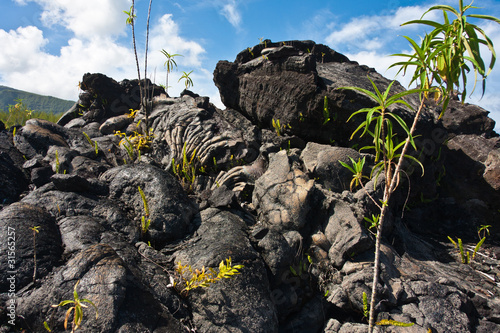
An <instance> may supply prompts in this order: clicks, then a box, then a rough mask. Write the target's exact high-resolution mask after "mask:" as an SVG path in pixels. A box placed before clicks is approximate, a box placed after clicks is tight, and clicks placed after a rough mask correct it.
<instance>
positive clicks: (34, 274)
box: [30, 225, 41, 283]
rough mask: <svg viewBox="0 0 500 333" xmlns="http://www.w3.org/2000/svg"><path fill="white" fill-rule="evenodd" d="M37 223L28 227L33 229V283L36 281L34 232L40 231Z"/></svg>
mask: <svg viewBox="0 0 500 333" xmlns="http://www.w3.org/2000/svg"><path fill="white" fill-rule="evenodd" d="M40 228H41V227H40V226H39V225H37V226H33V227H30V229H31V230H33V283H35V281H36V234H38V233H39V232H40V230H39V229H40Z"/></svg>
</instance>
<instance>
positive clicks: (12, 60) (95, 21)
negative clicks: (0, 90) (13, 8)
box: [0, 0, 213, 100]
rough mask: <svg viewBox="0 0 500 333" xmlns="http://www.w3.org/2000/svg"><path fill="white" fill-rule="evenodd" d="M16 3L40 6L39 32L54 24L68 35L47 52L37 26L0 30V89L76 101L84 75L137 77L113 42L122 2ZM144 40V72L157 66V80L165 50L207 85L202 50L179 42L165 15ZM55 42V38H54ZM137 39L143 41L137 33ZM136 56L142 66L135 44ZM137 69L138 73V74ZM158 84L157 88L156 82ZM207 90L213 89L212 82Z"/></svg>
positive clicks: (120, 25) (127, 52)
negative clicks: (146, 67) (179, 56)
mask: <svg viewBox="0 0 500 333" xmlns="http://www.w3.org/2000/svg"><path fill="white" fill-rule="evenodd" d="M16 2H17V3H19V4H21V3H24V2H36V3H37V4H39V5H41V6H42V11H41V17H42V20H43V22H44V25H45V28H44V29H50V28H51V27H53V26H54V25H59V26H62V27H63V28H66V29H67V30H68V31H69V32H72V33H70V34H69V37H68V39H67V42H66V43H64V44H65V45H63V46H62V47H61V48H60V49H59V50H58V51H59V52H57V51H56V52H50V53H49V52H48V51H47V50H46V47H47V45H48V44H49V43H50V41H49V40H48V39H47V38H46V37H45V36H44V32H43V30H42V28H41V27H35V26H33V25H28V26H25V27H19V28H17V29H15V30H10V31H5V30H2V29H0V45H2V52H1V53H0V73H1V74H0V84H3V85H6V86H11V87H14V88H17V89H22V90H27V91H30V92H35V93H39V94H44V95H51V96H55V97H60V98H65V99H72V100H76V99H77V98H78V87H77V86H78V82H79V80H81V78H82V76H83V74H84V73H87V72H99V73H103V74H106V75H108V76H110V77H112V78H114V79H116V80H122V79H125V78H129V79H131V78H135V77H137V71H136V68H135V59H134V53H133V49H132V46H131V42H129V41H127V42H126V44H125V45H123V44H122V43H121V42H120V39H119V38H120V37H121V35H122V34H126V33H127V32H128V31H129V30H128V29H127V26H126V24H125V15H124V14H123V12H122V11H123V9H127V8H128V7H129V6H130V3H129V1H128V0H85V1H81V0H77V1H76V0H73V1H65V0H16ZM138 15H139V13H138ZM150 35H151V36H150V44H149V45H150V51H149V57H148V60H149V64H150V66H149V67H150V70H149V73H152V72H154V68H155V67H158V69H159V70H160V71H159V74H158V75H160V74H162V73H161V70H162V69H163V66H162V65H163V63H164V61H165V59H164V57H163V55H162V54H161V53H160V52H159V51H160V50H161V49H166V50H167V51H169V52H173V53H181V54H183V55H184V57H183V58H182V62H179V64H182V66H190V67H191V69H193V68H195V69H196V70H195V72H196V74H195V75H193V76H192V77H193V80H194V79H195V78H196V79H198V80H199V82H200V83H203V82H207V84H208V81H209V80H208V77H209V75H207V73H206V72H204V71H203V70H202V55H203V54H204V53H205V50H204V49H203V47H202V46H201V45H199V44H198V43H196V42H194V41H190V40H187V39H185V38H183V37H181V35H180V31H179V27H178V25H177V24H176V23H175V22H174V21H173V18H172V15H170V14H166V15H163V16H162V17H160V18H159V19H158V20H157V21H155V22H151V34H150ZM60 37H61V35H59V36H58V38H60ZM137 37H138V38H139V39H142V38H143V36H142V34H141V32H139V33H138V36H137ZM141 48H142V49H141ZM138 53H139V56H140V58H141V59H140V64H141V66H142V65H143V64H144V59H143V54H144V50H143V46H140V45H138ZM151 68H152V70H151ZM143 70H144V69H143V68H141V72H143ZM189 70H190V69H189ZM141 74H142V73H141ZM193 74H194V73H193ZM148 76H149V75H148ZM210 80H211V75H210ZM158 83H161V82H160V80H158ZM195 84H196V82H195ZM179 85H181V83H179ZM211 85H212V86H213V83H212V84H211Z"/></svg>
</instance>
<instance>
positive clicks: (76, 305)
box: [43, 280, 99, 333]
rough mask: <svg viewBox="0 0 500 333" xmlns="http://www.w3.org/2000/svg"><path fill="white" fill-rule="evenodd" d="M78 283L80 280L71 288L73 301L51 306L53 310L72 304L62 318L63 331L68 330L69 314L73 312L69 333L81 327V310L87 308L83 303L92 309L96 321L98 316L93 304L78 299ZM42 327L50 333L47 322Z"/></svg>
mask: <svg viewBox="0 0 500 333" xmlns="http://www.w3.org/2000/svg"><path fill="white" fill-rule="evenodd" d="M79 283H80V280H78V281H77V282H76V284H75V287H74V288H73V300H64V301H61V302H60V303H59V304H57V305H52V307H53V308H58V307H63V306H65V305H68V304H73V306H71V307H70V308H69V309H68V311H66V316H65V318H64V329H65V330H67V329H68V321H69V320H70V317H71V313H72V312H73V320H72V321H71V333H73V332H75V331H76V330H77V329H78V328H80V326H81V325H82V321H83V309H84V308H87V307H88V306H87V305H85V304H84V303H88V304H90V305H92V306H93V307H94V309H95V318H96V319H97V318H98V316H99V314H98V312H97V307H96V306H95V304H94V303H92V301H90V300H88V299H85V298H80V297H79V296H78V293H77V291H76V288H77V287H78V284H79ZM43 325H44V327H45V329H46V330H48V331H49V332H51V329H50V327H49V324H48V323H47V322H44V323H43Z"/></svg>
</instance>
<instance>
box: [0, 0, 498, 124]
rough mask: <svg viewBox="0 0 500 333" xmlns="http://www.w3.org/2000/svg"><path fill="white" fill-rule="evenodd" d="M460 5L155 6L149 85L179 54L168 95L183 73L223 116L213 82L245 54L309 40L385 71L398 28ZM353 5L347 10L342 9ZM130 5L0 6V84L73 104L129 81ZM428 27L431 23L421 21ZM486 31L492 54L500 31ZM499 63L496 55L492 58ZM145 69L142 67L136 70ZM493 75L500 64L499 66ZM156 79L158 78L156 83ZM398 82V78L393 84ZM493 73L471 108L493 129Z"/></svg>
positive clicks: (363, 1) (254, 2)
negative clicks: (88, 78)
mask: <svg viewBox="0 0 500 333" xmlns="http://www.w3.org/2000/svg"><path fill="white" fill-rule="evenodd" d="M437 3H440V4H450V5H452V6H455V7H456V6H457V4H458V0H453V1H452V0H440V1H437V2H436V1H409V0H389V1H372V0H358V1H356V2H352V3H350V2H346V1H344V0H342V1H341V0H308V1H305V0H287V1H273V0H245V1H241V0H184V1H182V0H177V1H176V0H153V7H152V13H151V22H150V25H151V27H150V44H149V57H148V63H149V69H148V72H149V73H150V74H151V75H152V76H151V79H152V80H154V81H155V82H157V83H163V84H164V83H165V74H166V73H165V69H164V67H163V63H164V61H165V58H164V56H163V55H162V54H161V53H160V50H161V49H165V50H167V51H168V52H170V53H180V54H183V55H184V57H178V58H176V61H177V64H178V70H177V71H176V72H174V73H171V75H170V79H169V85H170V86H171V87H170V89H169V94H170V95H172V96H177V95H178V94H179V93H180V92H181V91H182V89H183V84H182V83H177V80H178V78H179V77H180V76H181V75H182V71H186V72H189V71H191V70H193V73H192V74H191V77H192V79H193V81H194V87H193V88H192V90H193V91H195V92H196V93H198V94H200V95H205V96H209V97H210V98H211V101H212V102H213V103H215V104H216V105H217V106H219V107H222V104H221V103H220V98H219V96H218V91H217V89H216V87H215V86H214V84H213V81H212V73H213V70H214V69H215V65H216V64H217V61H219V60H230V61H233V60H234V59H235V57H236V55H237V54H238V53H239V52H240V51H242V50H243V49H245V48H247V47H250V46H253V45H255V44H258V43H259V38H261V37H263V38H268V39H271V40H272V41H283V40H292V39H311V40H314V41H316V42H317V43H323V44H326V45H328V46H330V47H331V48H332V49H334V50H336V51H338V52H340V53H343V54H345V55H347V56H348V57H349V58H350V59H351V60H356V61H358V62H360V63H362V64H366V65H368V66H371V67H375V68H376V69H377V71H379V72H380V73H382V74H383V75H385V76H387V77H388V78H390V79H393V78H394V76H395V71H386V69H387V67H388V66H389V65H390V64H391V63H392V62H394V58H391V57H388V55H390V54H393V53H401V52H409V47H408V44H407V43H406V41H405V40H404V39H403V38H402V37H401V36H402V35H409V36H411V37H413V38H416V39H418V36H419V35H422V34H423V30H422V28H421V27H418V26H412V27H403V28H402V27H400V24H401V23H403V22H406V21H408V20H411V19H418V18H419V17H420V16H421V14H423V13H424V12H425V10H426V9H427V8H429V6H432V5H434V4H437ZM148 4H149V0H136V7H137V8H136V10H137V12H136V14H137V20H136V33H137V40H138V45H139V49H140V50H139V51H140V54H141V56H142V54H143V52H142V51H143V50H144V44H145V28H146V18H147V6H148ZM350 4H352V5H350ZM130 5H131V0H2V1H1V3H0V45H1V50H0V84H1V85H6V86H11V87H14V88H17V89H22V90H27V91H31V92H36V93H40V94H45V95H52V96H56V97H60V98H66V99H71V100H76V99H77V98H78V93H79V91H78V87H77V85H78V81H79V80H80V79H81V78H82V76H83V74H84V73H86V72H100V73H104V74H106V75H108V76H111V77H113V78H114V79H116V80H117V81H120V80H122V79H124V78H129V79H131V78H135V77H136V69H135V60H134V56H133V50H132V42H131V33H130V27H129V26H127V25H126V24H125V19H126V16H125V14H124V13H123V10H128V9H129V7H130ZM474 5H476V6H478V7H483V8H484V9H481V10H479V11H478V13H483V14H489V15H494V16H496V17H500V1H498V0H497V1H493V0H476V1H475V3H474ZM428 18H430V19H438V18H439V17H438V16H437V13H436V15H435V16H429V17H428ZM484 28H485V30H486V32H487V34H488V35H489V36H490V37H491V38H492V39H493V41H494V42H495V45H496V46H497V49H499V50H500V25H498V24H486V25H484ZM498 52H499V54H500V51H498ZM141 63H142V64H143V62H141ZM499 66H500V65H499ZM154 73H156V75H155V74H154ZM398 80H400V81H401V82H402V83H405V82H407V79H406V78H401V77H399V78H398ZM498 91H500V67H499V68H495V69H494V71H493V73H492V74H491V76H490V77H489V78H488V80H487V93H486V95H485V96H484V97H483V98H482V99H480V94H475V95H474V96H472V98H471V102H474V103H477V104H479V105H481V106H483V107H484V108H486V109H487V110H489V111H491V112H492V114H491V116H492V117H493V118H494V119H495V120H496V121H497V123H498V124H497V127H496V129H497V131H498V130H499V129H500V95H499V94H498V93H497V92H498Z"/></svg>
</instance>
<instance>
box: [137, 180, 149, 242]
mask: <svg viewBox="0 0 500 333" xmlns="http://www.w3.org/2000/svg"><path fill="white" fill-rule="evenodd" d="M137 188H138V189H139V194H140V195H141V199H142V204H143V205H144V215H143V216H142V217H141V235H142V236H143V237H144V235H146V233H147V232H148V230H149V226H150V224H151V219H150V218H149V204H148V200H147V199H146V195H145V194H144V192H143V191H142V189H141V187H140V186H138V187H137Z"/></svg>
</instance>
